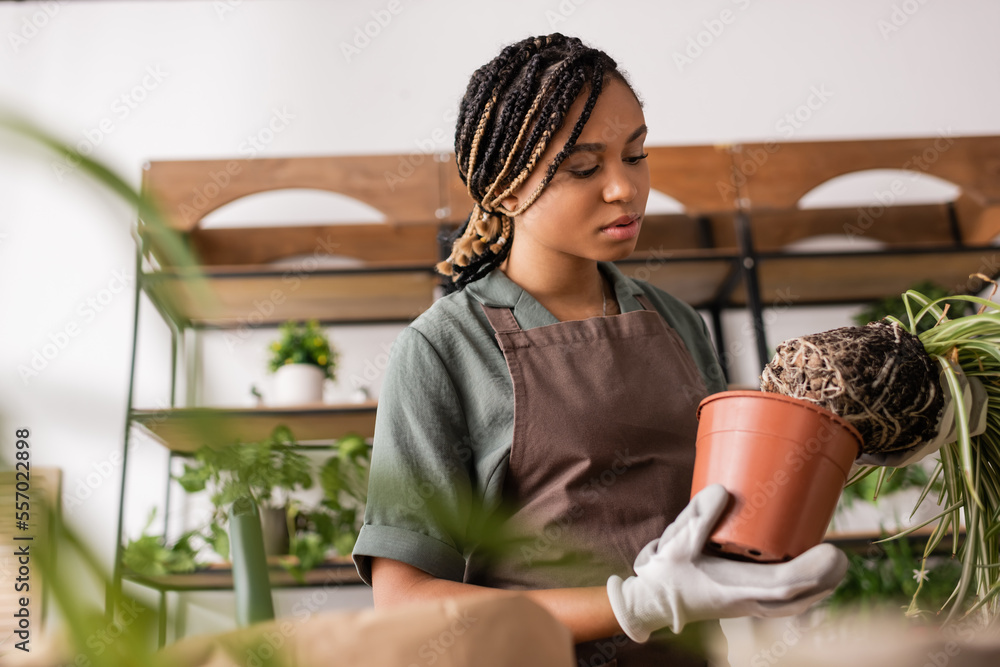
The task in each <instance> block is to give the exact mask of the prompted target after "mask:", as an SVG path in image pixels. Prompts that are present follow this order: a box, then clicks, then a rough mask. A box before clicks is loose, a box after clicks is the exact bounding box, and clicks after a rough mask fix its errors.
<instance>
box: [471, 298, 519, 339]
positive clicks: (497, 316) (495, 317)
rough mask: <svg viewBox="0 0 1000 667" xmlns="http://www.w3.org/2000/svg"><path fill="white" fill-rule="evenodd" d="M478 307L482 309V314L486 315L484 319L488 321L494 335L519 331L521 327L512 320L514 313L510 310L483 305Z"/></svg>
mask: <svg viewBox="0 0 1000 667" xmlns="http://www.w3.org/2000/svg"><path fill="white" fill-rule="evenodd" d="M479 305H480V307H481V308H482V309H483V312H484V313H486V319H488V320H489V321H490V324H491V325H492V326H493V331H495V332H496V333H510V332H512V331H520V330H521V326H520V325H519V324H518V323H517V320H516V319H515V318H514V311H513V310H512V309H510V308H497V307H495V306H487V305H486V304H485V303H481V304H479Z"/></svg>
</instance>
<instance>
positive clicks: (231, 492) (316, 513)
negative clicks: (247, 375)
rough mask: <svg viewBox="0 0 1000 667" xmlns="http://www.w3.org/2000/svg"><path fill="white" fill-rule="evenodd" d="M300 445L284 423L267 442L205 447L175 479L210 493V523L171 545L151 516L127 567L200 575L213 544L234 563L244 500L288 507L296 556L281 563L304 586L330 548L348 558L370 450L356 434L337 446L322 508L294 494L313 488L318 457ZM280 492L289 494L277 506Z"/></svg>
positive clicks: (322, 478)
mask: <svg viewBox="0 0 1000 667" xmlns="http://www.w3.org/2000/svg"><path fill="white" fill-rule="evenodd" d="M296 447H298V444H297V442H296V441H295V439H294V437H293V435H292V433H291V431H290V430H289V429H288V427H286V426H278V427H277V428H275V429H274V431H273V432H272V433H271V436H270V437H269V438H268V439H266V440H264V441H261V442H254V443H239V444H235V445H231V446H228V447H209V446H206V447H202V448H200V449H199V450H198V451H197V452H195V455H194V458H195V463H194V464H192V465H189V464H185V466H184V472H183V474H181V475H180V476H178V477H176V478H175V479H176V480H177V481H178V482H179V483H180V485H181V486H182V488H183V489H184V490H185V491H187V492H188V493H198V492H202V491H210V492H211V494H212V495H211V501H212V504H213V506H214V511H213V514H212V518H211V520H210V521H209V523H208V525H206V526H204V527H202V528H198V529H195V530H190V531H187V532H185V533H183V534H182V535H181V536H180V537H178V538H177V539H176V540H175V541H173V542H172V543H169V544H168V543H167V542H166V540H165V539H164V538H163V537H162V536H157V535H151V534H149V532H148V529H149V526H150V525H151V523H152V521H153V516H154V515H151V516H150V519H149V521H148V522H147V524H146V529H144V530H143V533H142V535H140V536H139V537H138V538H137V539H135V540H131V541H129V542H128V543H127V544H126V545H125V548H124V551H123V561H124V563H125V565H126V566H127V567H128V568H129V569H131V570H132V571H134V572H136V573H137V574H140V575H143V576H147V577H155V576H163V575H166V574H174V573H181V572H192V571H194V570H195V569H197V566H198V565H199V563H201V562H204V560H205V559H204V555H205V554H204V553H203V549H204V548H206V547H207V548H209V549H210V550H211V551H213V552H214V553H216V554H217V555H218V556H220V557H222V558H223V559H228V558H229V534H228V512H229V507H230V506H231V505H232V503H233V502H235V501H236V500H237V499H239V498H242V497H251V498H253V499H254V501H255V502H256V503H257V504H258V506H260V507H268V506H271V507H279V508H282V509H285V510H286V517H287V524H288V531H289V554H290V555H292V556H294V557H295V558H294V559H281V560H280V561H279V562H280V563H281V565H282V566H283V567H284V568H285V569H286V570H288V572H289V573H290V574H291V575H292V576H293V577H295V578H296V579H298V580H299V581H304V577H305V573H306V572H308V571H309V570H311V569H313V568H315V567H317V566H318V565H320V564H321V563H323V561H325V560H326V558H327V556H328V555H329V554H330V552H331V551H333V552H335V553H337V554H338V555H341V556H347V555H349V554H350V553H351V550H352V549H354V543H355V542H357V539H358V533H359V532H360V530H361V523H362V521H363V518H364V505H365V501H366V499H367V492H368V468H369V463H370V460H371V446H370V445H369V444H368V443H367V442H366V441H365V439H364V438H362V437H361V436H359V435H357V434H354V433H352V434H348V435H345V436H344V437H342V438H340V439H338V440H337V441H336V442H335V443H334V446H333V449H334V453H333V454H332V455H331V456H330V457H329V458H327V459H326V461H325V462H324V463H323V464H322V466H321V467H320V468H319V470H318V472H317V476H318V478H319V483H320V486H321V488H322V489H323V498H322V500H321V501H320V502H319V504H318V505H317V506H315V507H312V506H307V505H304V504H302V503H301V502H299V501H297V500H295V499H294V498H292V497H291V494H292V493H294V492H296V491H301V490H304V489H310V488H312V487H313V485H314V482H315V480H314V478H313V473H314V469H315V466H314V464H313V462H312V460H311V459H309V458H308V457H306V456H304V455H303V454H300V453H299V452H297V451H296V450H295V448H296ZM276 491H282V492H284V493H283V494H282V496H283V497H282V499H281V501H280V502H279V503H277V504H274V502H273V501H274V498H275V496H276V494H275V492H276ZM286 501H287V503H288V504H287V507H285V502H286Z"/></svg>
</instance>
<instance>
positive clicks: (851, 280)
mask: <svg viewBox="0 0 1000 667" xmlns="http://www.w3.org/2000/svg"><path fill="white" fill-rule="evenodd" d="M757 267H758V272H759V277H760V297H761V303H762V304H763V306H764V307H765V308H767V307H772V306H777V307H782V306H793V305H802V304H822V303H844V302H858V303H861V302H865V301H872V300H876V299H881V298H884V297H886V296H888V295H893V294H902V293H903V292H905V291H906V290H907V289H909V288H910V287H912V286H913V284H914V283H917V282H920V281H922V280H931V281H933V282H936V283H939V284H940V285H942V286H944V287H945V288H947V289H949V290H952V291H955V292H963V293H967V292H970V291H975V290H978V289H980V283H979V281H976V280H972V281H970V279H969V276H970V275H971V274H973V273H977V272H981V273H985V274H987V275H989V276H990V277H995V276H996V275H997V273H998V268H1000V248H985V249H983V248H981V249H978V250H974V251H964V252H961V251H936V252H920V253H905V254H884V253H880V252H873V253H866V254H860V255H801V256H796V255H785V256H782V257H777V256H774V257H764V258H761V259H760V261H759V262H758V264H757ZM745 303H746V291H745V289H744V287H743V285H742V283H741V284H739V285H737V287H736V289H735V290H734V291H733V295H732V300H731V305H744V304H745Z"/></svg>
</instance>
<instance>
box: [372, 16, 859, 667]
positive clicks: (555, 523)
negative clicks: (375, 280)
mask: <svg viewBox="0 0 1000 667" xmlns="http://www.w3.org/2000/svg"><path fill="white" fill-rule="evenodd" d="M645 138H646V124H645V119H644V117H643V111H642V106H641V104H640V102H639V100H638V98H637V97H636V94H635V93H634V91H633V90H632V88H631V86H630V85H629V83H628V82H627V81H626V79H625V77H624V75H623V74H622V72H621V71H620V70H619V69H618V68H617V66H616V63H615V62H614V61H613V60H612V59H611V58H610V57H609V56H608V55H607V54H605V53H603V52H602V51H599V50H597V49H593V48H589V47H587V46H586V45H584V44H583V43H581V42H580V40H578V39H575V38H571V37H565V36H563V35H560V34H553V35H549V36H546V37H536V38H531V39H526V40H523V41H520V42H518V43H516V44H512V45H510V46H508V47H506V48H505V49H503V51H502V52H501V53H500V54H499V56H497V57H496V58H495V59H494V60H493V61H491V62H490V63H488V64H486V65H485V66H483V67H482V68H480V69H479V70H477V71H476V72H475V74H474V75H473V76H472V79H471V81H470V82H469V86H468V89H467V91H466V94H465V97H464V99H463V100H462V103H461V106H460V109H459V119H458V127H457V130H456V134H455V152H456V160H457V163H458V169H459V172H460V173H461V176H462V180H463V181H464V182H465V183H466V185H467V186H468V191H469V194H470V195H471V196H472V198H473V199H474V200H475V202H477V203H476V205H475V207H474V208H473V211H472V213H471V215H470V216H469V219H468V220H467V221H466V223H465V225H464V226H463V227H462V228H461V229H459V231H458V234H457V235H456V238H455V239H454V242H453V248H452V252H451V256H450V257H449V258H448V259H447V260H446V261H444V262H442V263H441V264H440V265H439V266H438V269H439V271H441V272H442V273H443V274H445V275H447V276H450V277H451V279H452V282H453V285H454V287H455V288H457V291H454V292H453V293H451V294H449V295H448V296H446V297H444V298H442V299H440V300H438V301H437V302H436V303H435V304H434V305H433V306H432V307H431V308H430V309H429V310H428V311H427V312H426V313H424V314H423V315H421V316H420V317H419V318H418V319H417V320H416V321H414V322H413V324H412V325H410V326H409V327H407V328H406V329H405V330H404V331H403V332H402V333H401V334H400V336H399V338H398V339H397V340H396V342H395V344H394V346H393V349H392V353H391V359H390V363H389V367H388V369H387V372H386V377H385V382H384V385H383V389H382V393H381V396H380V399H379V410H378V417H377V421H376V427H375V441H374V451H373V457H372V470H371V481H370V487H369V496H368V498H369V500H368V506H367V511H366V515H365V525H364V527H363V529H362V531H361V535H360V537H359V539H358V542H357V546H356V547H355V549H354V558H355V562H356V563H357V566H358V571H359V572H360V573H361V576H362V577H363V578H364V579H365V581H366V582H368V583H370V584H371V585H372V586H373V587H374V595H375V604H376V606H383V605H391V604H396V603H400V602H405V601H410V600H419V599H427V598H436V597H441V596H454V595H465V594H473V593H477V592H482V591H483V590H484V588H502V589H513V590H520V591H523V594H525V595H528V596H530V597H531V598H533V599H534V600H535V601H537V602H538V603H539V604H541V605H542V606H544V607H546V608H547V609H548V610H549V611H550V612H551V613H552V614H554V615H555V616H556V617H557V618H559V619H560V620H561V621H562V622H563V623H565V624H566V625H567V626H568V627H569V628H570V629H571V630H572V631H573V635H574V637H575V639H576V641H577V642H580V643H579V644H578V646H577V656H578V659H579V661H580V664H584V665H598V664H605V663H606V664H615V662H614V661H615V660H617V664H618V665H620V666H622V667H630V666H633V665H652V664H657V665H659V664H671V665H675V664H676V665H683V664H704V658H699V657H697V656H693V655H691V654H688V653H685V652H684V651H683V650H682V649H681V648H680V647H679V645H680V642H678V641H676V638H674V641H669V640H670V639H671V638H672V637H673V633H677V632H680V631H681V629H682V628H683V627H684V626H685V624H687V623H690V622H693V621H704V620H709V619H718V618H726V617H732V616H742V615H751V614H752V615H761V616H768V615H783V614H793V613H798V612H800V611H802V610H804V609H805V608H807V607H808V606H810V605H811V604H813V603H814V602H815V601H817V600H818V599H820V598H822V597H824V596H825V595H827V594H829V593H830V592H831V591H832V590H833V588H834V587H835V586H836V584H837V583H838V582H839V581H840V579H841V578H842V577H843V575H844V572H845V570H846V558H845V557H844V555H843V554H842V553H841V552H840V551H839V550H837V549H835V548H834V547H832V546H830V545H821V546H819V547H816V548H815V549H813V550H811V551H809V552H807V553H806V554H803V555H802V556H800V557H799V558H797V559H795V560H793V561H791V562H788V563H783V564H780V565H759V564H753V563H739V562H735V561H729V560H723V559H720V558H715V557H712V556H708V555H705V554H703V553H702V548H703V547H704V545H705V542H706V540H707V538H708V535H709V533H710V531H711V528H712V526H713V524H714V522H715V520H716V519H717V518H718V517H719V516H720V514H721V512H722V510H723V508H724V507H725V504H726V502H727V500H728V494H727V493H726V492H725V490H724V489H722V487H719V486H714V487H709V488H708V489H705V490H704V491H703V492H702V493H700V494H698V496H696V497H695V498H694V499H692V500H691V502H690V503H688V498H689V495H690V489H691V473H692V468H693V462H694V440H695V431H696V427H697V422H696V417H695V409H696V407H697V405H698V403H699V401H700V400H701V399H702V398H703V397H705V396H706V395H708V394H709V393H712V392H716V391H721V390H723V389H725V384H724V382H723V379H722V373H721V371H720V369H719V366H718V363H717V361H716V358H715V354H714V352H713V350H712V347H711V345H710V341H709V337H708V332H707V329H706V327H705V325H704V322H703V321H702V319H701V317H700V316H699V315H698V314H697V313H696V312H695V311H694V310H693V309H692V308H690V307H689V306H687V305H686V304H684V303H681V302H680V301H678V300H677V299H675V298H673V297H671V296H670V295H669V294H667V293H665V292H663V291H661V290H659V289H657V288H655V287H653V286H651V285H649V284H647V283H645V282H642V281H638V280H632V279H629V278H627V277H625V276H624V275H623V274H622V273H621V272H620V271H619V270H618V269H617V268H616V267H615V266H614V264H612V262H613V261H615V260H620V259H624V258H626V257H628V256H629V254H630V253H631V252H632V251H633V249H634V247H635V243H636V236H637V235H638V234H639V230H640V228H641V226H642V220H643V214H644V212H645V207H646V199H647V196H648V194H649V167H648V165H647V163H646V162H645V158H646V155H645V153H644V152H643V144H644V141H645ZM498 535H502V536H503V541H504V544H505V545H506V547H507V548H500V549H497V548H496V546H497V542H498V537H497V536H498ZM491 547H492V548H491ZM713 622H714V621H713ZM664 628H666V630H664V631H663V632H658V634H657V638H660V637H665V638H666V639H667V640H668V641H667V642H666V643H661V642H658V641H649V639H650V635H651V633H653V632H657V631H660V630H661V629H664ZM623 632H624V634H623Z"/></svg>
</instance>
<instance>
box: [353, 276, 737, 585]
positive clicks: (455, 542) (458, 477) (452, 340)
mask: <svg viewBox="0 0 1000 667" xmlns="http://www.w3.org/2000/svg"><path fill="white" fill-rule="evenodd" d="M599 267H600V268H601V270H602V271H604V273H605V274H606V275H607V276H609V277H610V278H611V280H612V283H613V285H614V288H615V294H616V297H617V299H618V306H619V309H620V312H622V313H628V312H632V311H635V310H642V306H641V305H640V303H639V302H638V301H637V300H636V298H635V296H636V295H637V294H645V295H646V297H647V298H648V299H649V301H650V302H651V303H652V304H653V306H654V307H655V308H656V310H657V311H658V312H659V313H660V314H661V315H662V316H663V318H664V320H666V322H667V324H669V325H670V326H671V327H672V328H673V329H674V330H676V331H677V333H678V334H679V335H680V337H681V339H682V340H683V341H684V344H685V345H686V346H687V349H688V351H689V352H690V353H691V355H692V357H693V358H694V361H695V363H696V364H697V366H698V368H699V369H700V371H701V374H702V378H703V379H704V381H705V386H706V387H707V388H708V391H709V393H715V392H718V391H723V390H724V389H725V388H726V385H725V380H724V377H723V374H722V369H721V368H720V367H719V364H718V361H717V359H716V355H715V351H714V349H713V347H712V345H711V342H710V339H709V336H708V330H707V328H706V327H705V323H704V320H702V318H701V316H700V315H698V313H697V312H696V311H695V310H694V309H693V308H691V307H690V306H688V305H687V304H685V303H683V302H681V301H679V300H678V299H676V298H674V297H672V296H670V295H669V294H667V293H666V292H664V291H662V290H660V289H658V288H656V287H653V286H652V285H650V284H648V283H645V282H643V281H639V280H634V279H632V278H628V277H626V276H625V275H624V274H622V273H621V271H620V270H619V269H618V268H617V267H616V266H614V264H611V263H604V262H601V263H599ZM481 303H484V304H486V305H489V306H499V307H513V309H514V317H515V318H516V319H517V322H518V324H519V325H520V326H521V328H522V329H531V328H534V327H539V326H545V325H548V324H555V323H557V322H558V320H557V319H556V318H555V317H554V316H553V315H552V314H551V313H549V311H548V310H546V309H545V308H544V307H543V306H542V305H541V304H540V303H539V302H538V301H536V300H535V299H534V298H533V297H532V296H531V295H530V294H528V293H527V292H525V291H524V290H523V289H521V287H519V286H518V285H517V284H516V283H514V282H513V281H511V280H510V279H509V278H507V276H506V275H504V273H503V272H502V271H499V270H494V271H492V272H491V273H489V274H488V275H486V276H485V277H483V278H481V279H480V280H477V281H475V282H473V283H471V284H469V285H468V286H466V287H465V288H464V289H463V290H461V291H458V292H455V293H453V294H450V295H448V296H446V297H444V298H442V299H438V300H437V301H436V302H435V303H434V305H432V306H431V307H430V308H429V309H428V310H427V311H426V312H424V313H423V314H422V315H421V316H420V317H418V318H417V319H416V320H414V322H413V323H412V324H410V326H408V327H407V328H406V329H404V330H403V331H402V332H401V333H400V335H399V337H398V338H397V339H396V341H395V342H394V343H393V346H392V349H391V351H390V353H389V364H388V366H387V368H386V375H385V378H384V379H383V384H382V391H381V394H380V396H379V406H378V413H377V415H376V418H375V437H374V447H373V450H372V461H371V475H370V480H369V486H368V503H367V508H366V511H365V522H364V526H363V527H362V529H361V534H360V535H359V536H358V542H357V544H356V545H355V547H354V554H353V555H354V562H355V564H356V565H357V568H358V572H359V573H360V575H361V577H362V579H364V580H365V582H366V583H368V584H371V557H372V556H378V557H385V558H391V559H393V560H398V561H402V562H404V563H408V564H410V565H413V566H414V567H417V568H420V569H421V570H424V571H425V572H427V573H429V574H431V575H434V576H435V577H439V578H443V579H451V580H454V581H462V579H463V576H464V574H465V556H466V554H467V553H468V552H469V551H470V550H471V548H472V547H473V546H475V545H474V544H469V543H468V542H469V541H470V539H471V538H469V539H467V535H468V534H469V533H470V532H471V531H472V530H473V529H472V528H470V525H471V522H472V521H473V520H476V517H481V516H483V514H486V515H488V514H489V512H490V510H491V509H495V508H496V507H497V506H498V505H499V501H500V495H501V488H502V485H503V480H504V475H505V473H506V470H507V460H508V456H509V454H510V447H511V441H512V439H513V431H514V393H513V386H512V383H511V379H510V373H509V372H508V370H507V364H506V362H505V361H504V357H503V353H502V352H501V351H500V347H499V345H498V343H497V341H496V339H495V338H494V335H493V334H494V331H493V328H492V327H491V326H490V323H489V321H488V320H487V319H486V314H485V313H484V312H483V310H482V308H481V307H480V304H481ZM649 390H650V391H657V392H661V393H662V394H663V396H664V400H665V401H666V400H670V393H671V391H674V390H675V387H674V386H673V385H672V384H671V379H670V378H663V385H662V386H655V387H650V388H649ZM691 445H692V446H694V443H691ZM474 508H477V509H474ZM480 512H482V513H480Z"/></svg>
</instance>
